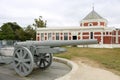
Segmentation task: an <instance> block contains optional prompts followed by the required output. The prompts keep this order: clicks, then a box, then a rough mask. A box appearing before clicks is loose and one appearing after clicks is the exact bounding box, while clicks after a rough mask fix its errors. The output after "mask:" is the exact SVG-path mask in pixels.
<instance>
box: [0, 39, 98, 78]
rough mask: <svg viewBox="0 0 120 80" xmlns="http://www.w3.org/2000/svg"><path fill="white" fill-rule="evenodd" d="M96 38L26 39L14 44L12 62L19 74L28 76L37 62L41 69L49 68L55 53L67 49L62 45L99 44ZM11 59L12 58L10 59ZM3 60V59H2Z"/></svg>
mask: <svg viewBox="0 0 120 80" xmlns="http://www.w3.org/2000/svg"><path fill="white" fill-rule="evenodd" d="M97 43H98V42H97V40H96V39H91V40H70V41H62V40H58V41H57V40H49V41H25V42H17V43H15V44H14V52H13V55H12V60H11V62H12V63H13V67H14V69H15V71H16V73H17V74H19V75H20V76H28V75H29V74H30V73H31V72H32V70H33V68H34V65H35V64H36V66H37V67H39V68H40V69H46V68H48V67H49V66H50V65H51V63H52V59H53V53H60V52H64V51H66V49H65V48H61V46H69V45H87V44H97ZM9 61H10V60H9ZM0 62H3V61H0Z"/></svg>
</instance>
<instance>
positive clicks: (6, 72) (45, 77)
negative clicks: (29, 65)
mask: <svg viewBox="0 0 120 80" xmlns="http://www.w3.org/2000/svg"><path fill="white" fill-rule="evenodd" d="M70 70H71V68H70V67H68V66H67V65H65V64H63V63H59V62H55V61H54V62H53V63H52V65H51V66H50V67H49V68H48V69H46V70H39V69H38V68H34V70H33V72H32V73H31V74H30V75H29V76H27V77H20V76H19V75H17V74H16V72H15V70H14V69H13V68H12V67H11V66H10V65H0V80H54V79H56V78H59V77H62V76H64V75H65V74H67V73H69V72H70Z"/></svg>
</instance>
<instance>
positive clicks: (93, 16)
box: [83, 9, 104, 20]
mask: <svg viewBox="0 0 120 80" xmlns="http://www.w3.org/2000/svg"><path fill="white" fill-rule="evenodd" d="M89 19H104V18H103V17H101V16H100V15H99V14H98V13H97V12H95V11H94V9H93V10H92V11H91V12H90V13H89V14H88V15H87V16H86V17H85V18H83V20H89Z"/></svg>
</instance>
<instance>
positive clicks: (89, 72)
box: [71, 61, 120, 80]
mask: <svg viewBox="0 0 120 80" xmlns="http://www.w3.org/2000/svg"><path fill="white" fill-rule="evenodd" d="M75 62H76V63H77V64H78V66H79V69H78V70H77V71H76V73H75V74H74V75H73V76H72V77H71V80H120V76H118V75H115V74H114V73H112V72H110V71H107V70H104V69H101V68H96V67H93V66H90V65H87V64H85V63H82V62H81V61H75Z"/></svg>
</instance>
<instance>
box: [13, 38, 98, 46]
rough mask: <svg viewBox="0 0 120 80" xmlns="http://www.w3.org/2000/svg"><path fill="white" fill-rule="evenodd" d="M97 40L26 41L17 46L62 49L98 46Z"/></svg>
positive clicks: (18, 43)
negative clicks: (78, 46)
mask: <svg viewBox="0 0 120 80" xmlns="http://www.w3.org/2000/svg"><path fill="white" fill-rule="evenodd" d="M97 43H98V41H97V40H96V39H88V40H87V39H86V40H66V41H65V40H63V41H62V40H47V41H25V42H17V43H16V44H15V46H50V47H60V46H69V45H88V44H97Z"/></svg>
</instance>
